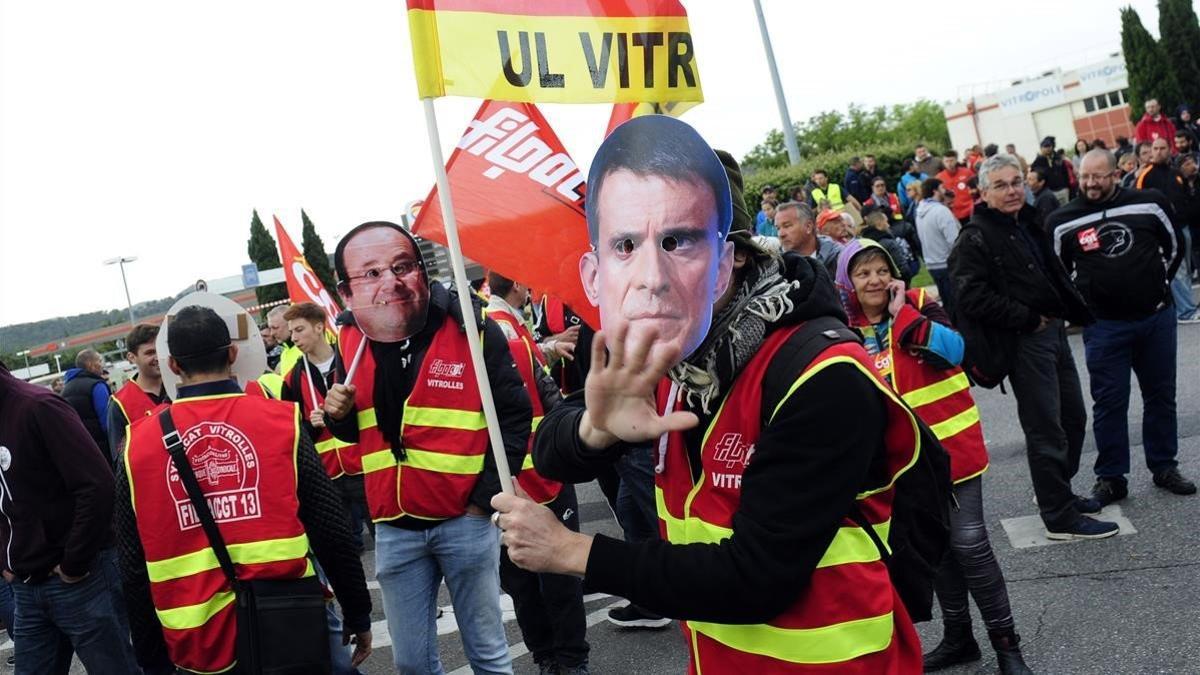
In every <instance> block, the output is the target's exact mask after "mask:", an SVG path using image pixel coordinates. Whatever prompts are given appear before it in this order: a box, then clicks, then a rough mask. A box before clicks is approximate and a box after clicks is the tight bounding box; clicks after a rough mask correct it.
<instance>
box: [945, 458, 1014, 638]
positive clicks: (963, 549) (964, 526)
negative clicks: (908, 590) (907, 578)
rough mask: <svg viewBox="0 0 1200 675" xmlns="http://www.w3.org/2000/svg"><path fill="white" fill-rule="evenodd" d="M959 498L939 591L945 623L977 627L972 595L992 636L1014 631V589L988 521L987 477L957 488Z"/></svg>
mask: <svg viewBox="0 0 1200 675" xmlns="http://www.w3.org/2000/svg"><path fill="white" fill-rule="evenodd" d="M954 496H955V497H956V498H958V504H959V508H958V509H957V510H953V509H952V510H951V511H950V550H949V551H947V552H946V559H945V560H943V561H942V566H941V568H940V569H939V570H938V576H937V579H935V580H934V586H933V587H934V590H935V591H937V599H938V604H939V605H941V607H942V621H944V622H945V623H947V624H955V623H958V624H963V623H966V624H969V623H971V610H970V608H969V607H968V606H967V593H968V591H969V592H970V594H971V597H973V598H975V605H976V606H977V607H979V613H980V614H981V615H982V616H983V623H984V625H986V626H987V628H988V630H989V631H1001V630H1005V629H1009V628H1012V627H1013V617H1012V608H1011V607H1010V606H1009V603H1008V586H1006V585H1005V583H1004V573H1003V572H1001V571H1000V563H998V562H996V554H995V553H994V552H993V551H992V544H991V542H990V541H988V533H987V525H986V524H985V523H984V520H983V477H982V476H976V477H974V478H972V479H970V480H967V481H963V482H962V483H959V484H958V485H955V486H954Z"/></svg>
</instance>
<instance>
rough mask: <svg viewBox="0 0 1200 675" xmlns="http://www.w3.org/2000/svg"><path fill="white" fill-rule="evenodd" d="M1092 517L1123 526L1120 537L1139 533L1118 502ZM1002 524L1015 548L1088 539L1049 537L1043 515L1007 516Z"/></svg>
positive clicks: (1071, 542) (1118, 534) (1118, 533)
mask: <svg viewBox="0 0 1200 675" xmlns="http://www.w3.org/2000/svg"><path fill="white" fill-rule="evenodd" d="M1092 517H1093V518H1095V519H1096V520H1102V521H1105V522H1109V523H1116V524H1117V525H1119V526H1121V530H1120V531H1119V532H1117V536H1118V537H1125V536H1128V535H1131V534H1137V528H1135V527H1134V526H1133V523H1131V522H1130V521H1129V519H1128V518H1126V517H1125V516H1124V515H1123V514H1122V513H1121V507H1120V506H1117V505H1116V504H1109V505H1108V506H1106V507H1104V509H1103V510H1102V511H1101V512H1100V515H1098V516H1092ZM1000 524H1001V525H1003V526H1004V532H1005V534H1007V535H1008V541H1009V542H1010V543H1011V544H1012V547H1013V548H1034V547H1037V546H1050V545H1051V544H1073V543H1078V542H1081V541H1087V540H1086V539H1071V540H1067V541H1059V540H1054V539H1047V538H1046V525H1045V524H1044V523H1042V518H1041V516H1022V517H1020V518H1005V519H1003V520H1001V521H1000Z"/></svg>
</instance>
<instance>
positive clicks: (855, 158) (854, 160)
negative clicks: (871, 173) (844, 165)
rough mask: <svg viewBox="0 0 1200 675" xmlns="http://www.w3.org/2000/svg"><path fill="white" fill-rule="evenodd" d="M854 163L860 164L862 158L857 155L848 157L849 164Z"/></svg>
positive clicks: (852, 164)
mask: <svg viewBox="0 0 1200 675" xmlns="http://www.w3.org/2000/svg"><path fill="white" fill-rule="evenodd" d="M855 164H862V158H861V157H858V156H855V157H851V158H850V166H854V165H855Z"/></svg>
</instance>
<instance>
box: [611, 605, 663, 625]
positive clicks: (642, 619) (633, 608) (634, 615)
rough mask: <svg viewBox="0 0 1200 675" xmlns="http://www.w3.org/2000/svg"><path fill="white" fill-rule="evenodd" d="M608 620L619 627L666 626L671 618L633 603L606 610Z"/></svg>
mask: <svg viewBox="0 0 1200 675" xmlns="http://www.w3.org/2000/svg"><path fill="white" fill-rule="evenodd" d="M608 622H609V623H611V624H615V625H617V626H620V627H621V628H666V627H667V626H669V625H671V620H670V619H668V618H666V617H665V616H659V615H657V614H655V613H654V612H650V611H647V610H645V609H642V608H641V607H638V606H637V605H635V604H633V603H629V604H628V605H625V606H624V607H616V608H613V609H610V610H608Z"/></svg>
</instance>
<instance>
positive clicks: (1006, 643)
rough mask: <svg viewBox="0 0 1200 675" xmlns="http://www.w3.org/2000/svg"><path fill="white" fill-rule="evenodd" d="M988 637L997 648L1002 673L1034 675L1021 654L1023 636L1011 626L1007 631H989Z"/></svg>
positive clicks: (1006, 674) (997, 662)
mask: <svg viewBox="0 0 1200 675" xmlns="http://www.w3.org/2000/svg"><path fill="white" fill-rule="evenodd" d="M988 638H990V639H991V641H992V647H993V648H994V649H995V650H996V664H997V665H998V666H1000V675H1033V671H1032V670H1030V669H1029V666H1027V665H1025V659H1024V658H1022V656H1021V648H1020V647H1019V646H1018V645H1020V644H1021V636H1020V635H1017V633H1016V631H1014V630H1013V629H1011V628H1009V629H1008V630H1006V631H996V632H992V631H988Z"/></svg>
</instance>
